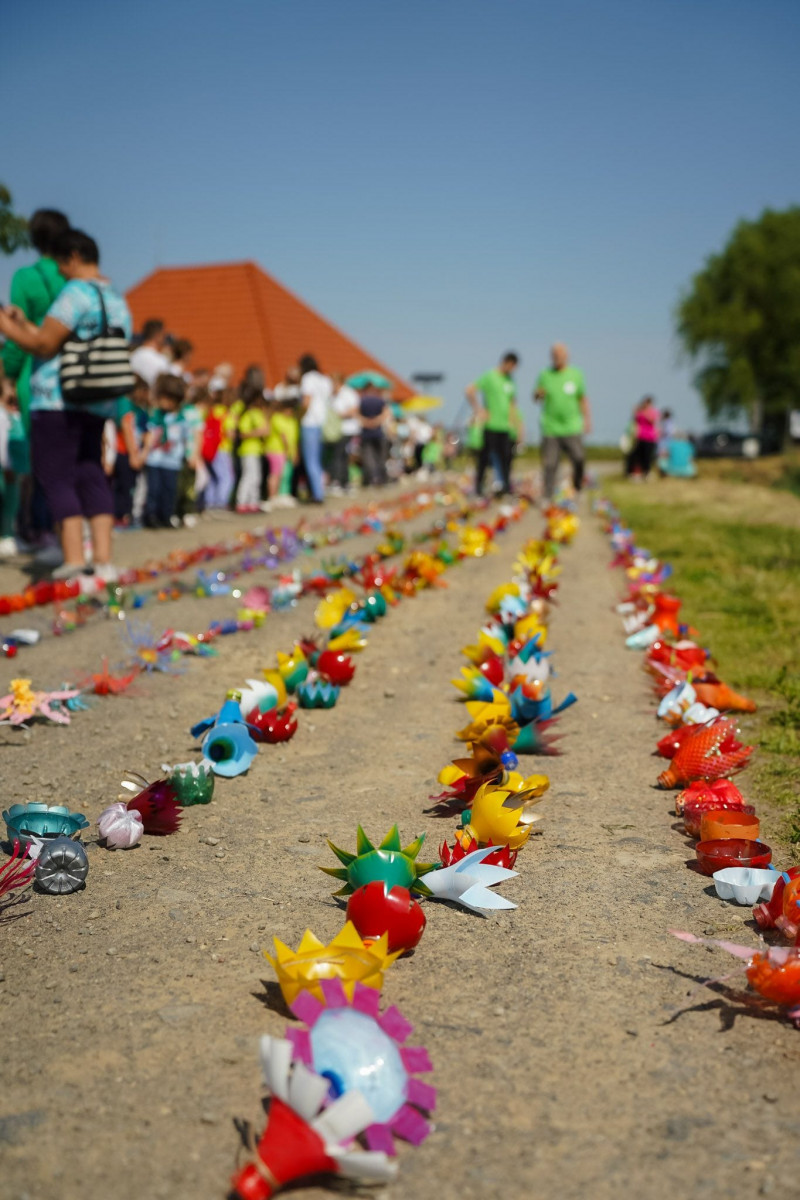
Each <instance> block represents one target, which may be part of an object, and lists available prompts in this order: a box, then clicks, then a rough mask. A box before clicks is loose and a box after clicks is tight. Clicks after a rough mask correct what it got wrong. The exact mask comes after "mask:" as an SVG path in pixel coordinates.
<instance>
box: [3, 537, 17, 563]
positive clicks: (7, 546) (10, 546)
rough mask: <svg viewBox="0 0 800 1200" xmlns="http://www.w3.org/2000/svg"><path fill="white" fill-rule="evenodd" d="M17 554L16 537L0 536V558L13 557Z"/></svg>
mask: <svg viewBox="0 0 800 1200" xmlns="http://www.w3.org/2000/svg"><path fill="white" fill-rule="evenodd" d="M17 554H19V550H18V549H17V541H16V538H13V537H4V538H0V558H15V557H16V555H17Z"/></svg>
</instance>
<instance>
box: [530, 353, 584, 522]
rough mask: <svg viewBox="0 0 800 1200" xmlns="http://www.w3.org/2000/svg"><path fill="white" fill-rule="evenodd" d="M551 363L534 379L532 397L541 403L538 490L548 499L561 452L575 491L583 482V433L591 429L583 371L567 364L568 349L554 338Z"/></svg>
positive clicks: (550, 495) (551, 494)
mask: <svg viewBox="0 0 800 1200" xmlns="http://www.w3.org/2000/svg"><path fill="white" fill-rule="evenodd" d="M550 356H551V359H552V367H550V369H549V370H546V371H542V373H541V374H540V375H539V378H538V379H537V380H536V390H535V391H534V393H533V398H534V400H536V401H539V402H540V403H541V405H542V417H541V428H542V444H541V454H542V475H543V485H542V490H543V493H544V499H545V500H546V501H548V502H549V501H551V500H552V499H553V494H554V492H555V488H556V476H557V475H558V463H559V459H560V458H561V454H562V452H563V453H564V454H566V456H567V458H568V459H569V460H570V462H571V464H572V483H573V486H574V488H575V491H576V492H579V491H580V490H581V488H582V486H583V470H584V450H583V437H584V434H587V433H591V410H590V408H589V398H588V396H587V395H586V384H585V381H584V378H583V371H581V370H580V369H579V368H578V367H571V366H570V365H569V351H568V350H567V347H566V346H565V345H564V344H563V342H556V344H555V345H554V346H553V348H552V349H551V351H550Z"/></svg>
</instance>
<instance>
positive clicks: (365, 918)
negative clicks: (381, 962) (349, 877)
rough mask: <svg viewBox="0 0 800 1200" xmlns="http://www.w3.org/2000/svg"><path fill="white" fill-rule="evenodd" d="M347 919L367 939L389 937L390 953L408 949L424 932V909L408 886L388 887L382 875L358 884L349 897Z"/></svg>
mask: <svg viewBox="0 0 800 1200" xmlns="http://www.w3.org/2000/svg"><path fill="white" fill-rule="evenodd" d="M347 919H348V921H352V922H353V924H354V925H355V927H356V929H357V930H358V932H359V935H360V936H361V937H362V938H363V939H364V941H365V942H371V941H377V940H378V938H380V937H382V936H383V934H384V933H385V934H387V935H388V938H389V953H390V954H394V953H396V952H397V951H398V950H402V951H403V952H404V953H406V952H407V951H409V950H413V949H414V947H415V946H417V945H418V944H419V941H420V938H421V937H422V935H423V933H424V932H425V913H424V912H423V911H422V907H421V905H420V904H418V902H417V901H416V900H415V899H414V897H413V896H412V895H411V893H410V892H409V890H408V888H404V887H399V886H395V887H393V888H387V886H386V884H385V883H384V882H383V880H381V879H373V880H372V882H371V883H367V884H365V885H364V886H363V887H360V888H357V889H356V890H355V891H354V892H353V894H352V896H351V897H350V899H349V900H348V901H347Z"/></svg>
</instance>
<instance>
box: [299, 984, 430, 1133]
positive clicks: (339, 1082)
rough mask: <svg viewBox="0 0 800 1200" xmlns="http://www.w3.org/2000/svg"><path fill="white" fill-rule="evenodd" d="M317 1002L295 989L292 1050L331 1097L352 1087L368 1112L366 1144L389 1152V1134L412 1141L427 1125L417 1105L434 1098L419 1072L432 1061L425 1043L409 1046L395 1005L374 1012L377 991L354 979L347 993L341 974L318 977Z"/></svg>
mask: <svg viewBox="0 0 800 1200" xmlns="http://www.w3.org/2000/svg"><path fill="white" fill-rule="evenodd" d="M320 986H321V989H322V994H323V997H324V1003H322V1002H320V1001H319V1000H317V999H316V998H315V997H314V996H312V995H311V993H310V992H301V994H300V995H299V996H298V997H297V999H296V1000H295V1002H294V1004H292V1005H291V1010H292V1012H293V1013H294V1015H295V1016H296V1017H298V1018H299V1019H300V1020H301V1021H304V1022H305V1025H306V1028H304V1029H297V1028H290V1029H287V1031H286V1036H287V1038H288V1040H289V1041H290V1042H291V1044H292V1046H293V1048H294V1052H295V1055H296V1057H297V1058H298V1059H300V1061H301V1062H303V1063H305V1064H306V1066H308V1067H310V1068H311V1069H312V1070H313V1071H315V1072H316V1073H317V1074H318V1075H321V1076H323V1077H324V1078H325V1079H328V1080H329V1082H330V1091H329V1097H330V1099H331V1100H335V1099H337V1098H338V1097H339V1096H343V1095H346V1094H347V1093H348V1092H351V1091H358V1092H360V1093H361V1094H362V1096H363V1097H364V1099H365V1100H366V1101H367V1103H368V1104H369V1106H370V1108H371V1109H372V1111H373V1113H374V1114H375V1123H374V1124H372V1125H370V1126H368V1128H367V1129H366V1130H365V1131H364V1137H365V1139H366V1142H367V1145H368V1146H369V1148H370V1150H380V1151H384V1152H385V1153H386V1154H392V1155H393V1154H394V1153H395V1149H394V1138H395V1136H396V1137H400V1138H403V1139H404V1140H405V1141H407V1142H411V1143H412V1144H413V1145H415V1146H418V1145H419V1144H420V1143H421V1142H423V1141H424V1140H425V1138H426V1137H427V1136H428V1134H429V1133H430V1131H431V1125H430V1122H429V1121H428V1120H427V1117H426V1116H424V1115H423V1114H424V1113H429V1112H432V1111H433V1109H434V1108H435V1106H436V1089H435V1088H434V1087H432V1086H431V1085H430V1084H428V1083H425V1082H424V1081H423V1080H421V1079H418V1078H417V1077H416V1076H417V1075H418V1074H423V1073H425V1072H427V1071H431V1070H432V1069H433V1067H432V1064H431V1061H430V1058H429V1056H428V1051H427V1050H426V1049H424V1047H422V1046H408V1045H406V1044H405V1043H406V1042H407V1040H408V1038H409V1036H410V1035H411V1033H412V1032H413V1026H412V1025H410V1024H409V1022H408V1021H407V1020H406V1018H405V1017H404V1016H403V1014H402V1013H401V1012H400V1011H399V1010H398V1009H397V1008H394V1007H392V1008H388V1009H387V1010H386V1012H385V1013H383V1015H381V1014H380V1011H379V1009H380V995H379V993H378V992H377V991H375V989H374V988H368V987H365V986H364V985H363V984H361V983H357V984H356V986H355V990H354V992H353V999H352V1000H348V999H347V995H346V993H345V990H344V987H343V985H342V981H341V980H340V979H325V980H323V981H322V983H321V985H320Z"/></svg>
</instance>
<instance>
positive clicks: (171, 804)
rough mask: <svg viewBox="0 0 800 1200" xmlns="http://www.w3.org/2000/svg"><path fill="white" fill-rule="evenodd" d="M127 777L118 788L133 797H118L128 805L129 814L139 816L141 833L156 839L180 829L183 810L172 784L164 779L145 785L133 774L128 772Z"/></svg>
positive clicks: (123, 795)
mask: <svg viewBox="0 0 800 1200" xmlns="http://www.w3.org/2000/svg"><path fill="white" fill-rule="evenodd" d="M129 776H130V777H129V778H127V779H123V780H122V784H121V786H122V787H123V788H124V789H125V792H128V793H130V792H133V793H134V795H133V797H132V798H131V799H128V797H127V796H126V795H125V794H124V793H123V794H121V795H120V797H119V798H120V800H121V801H125V802H126V803H127V807H128V810H129V811H133V810H135V811H136V812H138V813H139V816H140V817H141V820H142V824H143V826H144V832H145V833H150V834H156V835H158V836H163V835H165V834H168V833H175V832H176V830H177V829H178V828H179V827H180V823H181V816H182V810H181V806H180V804H179V803H178V798H177V795H176V793H175V789H174V787H173V786H172V784H171V783H169V782H168V781H167V780H166V779H156V781H155V782H154V783H148V782H147V780H146V779H143V778H142V776H141V775H137V774H136V773H135V772H129Z"/></svg>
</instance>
